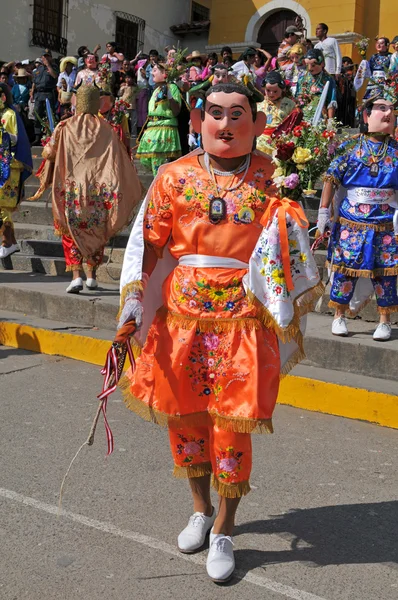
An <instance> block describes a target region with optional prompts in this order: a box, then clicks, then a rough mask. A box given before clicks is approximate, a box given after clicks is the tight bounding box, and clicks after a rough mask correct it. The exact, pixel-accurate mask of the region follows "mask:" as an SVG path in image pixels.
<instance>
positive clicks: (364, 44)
mask: <svg viewBox="0 0 398 600" xmlns="http://www.w3.org/2000/svg"><path fill="white" fill-rule="evenodd" d="M369 43H370V39H369V38H367V37H361V39H360V40H358V41H357V42H355V47H356V48H357V50H358V52H359V54H360V55H361V56H362V58H365V56H366V52H367V49H368V47H369Z"/></svg>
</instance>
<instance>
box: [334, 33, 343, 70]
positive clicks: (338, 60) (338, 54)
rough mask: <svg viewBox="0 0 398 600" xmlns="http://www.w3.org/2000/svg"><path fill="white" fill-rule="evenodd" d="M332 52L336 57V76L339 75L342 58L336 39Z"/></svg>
mask: <svg viewBox="0 0 398 600" xmlns="http://www.w3.org/2000/svg"><path fill="white" fill-rule="evenodd" d="M334 51H335V56H336V75H339V74H340V73H341V65H342V57H341V50H340V46H339V43H338V41H337V40H336V39H335V40H334Z"/></svg>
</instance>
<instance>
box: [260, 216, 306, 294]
mask: <svg viewBox="0 0 398 600" xmlns="http://www.w3.org/2000/svg"><path fill="white" fill-rule="evenodd" d="M289 228H291V225H290V224H288V231H289ZM277 233H278V229H277V226H276V225H275V223H273V224H272V225H271V226H270V227H269V229H268V236H267V239H265V240H264V241H265V243H258V244H257V247H256V250H255V252H256V254H257V256H258V257H259V258H261V260H262V267H261V268H260V275H262V276H263V277H265V278H266V282H267V284H268V286H267V287H268V289H269V290H270V291H271V292H272V294H273V295H276V296H280V297H281V298H282V297H283V298H287V297H288V296H289V292H288V291H287V287H286V280H285V275H284V269H283V264H282V256H281V254H279V253H277V252H275V248H276V244H277V243H278V237H277ZM289 255H290V269H291V272H292V275H299V274H300V272H301V270H302V268H303V267H304V266H305V265H306V263H307V261H308V256H307V255H306V254H305V253H304V252H301V251H300V250H299V249H298V241H297V240H296V239H295V238H294V237H290V239H289Z"/></svg>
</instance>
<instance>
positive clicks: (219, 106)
mask: <svg viewBox="0 0 398 600" xmlns="http://www.w3.org/2000/svg"><path fill="white" fill-rule="evenodd" d="M211 108H224V107H223V106H221V104H210V106H208V107H207V110H210V109H211Z"/></svg>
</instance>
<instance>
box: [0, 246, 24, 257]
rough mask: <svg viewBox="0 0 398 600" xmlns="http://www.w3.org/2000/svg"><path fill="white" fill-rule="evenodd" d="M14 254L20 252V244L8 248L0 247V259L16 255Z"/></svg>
mask: <svg viewBox="0 0 398 600" xmlns="http://www.w3.org/2000/svg"><path fill="white" fill-rule="evenodd" d="M14 252H19V246H18V244H11V246H9V247H8V248H6V247H5V246H0V258H7V256H11V254H14Z"/></svg>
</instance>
